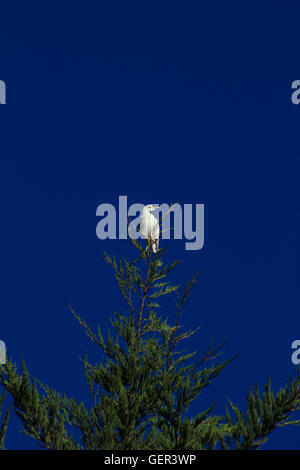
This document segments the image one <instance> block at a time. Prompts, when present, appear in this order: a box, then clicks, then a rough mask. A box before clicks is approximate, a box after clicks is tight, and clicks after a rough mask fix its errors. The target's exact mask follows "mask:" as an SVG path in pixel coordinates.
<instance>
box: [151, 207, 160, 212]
mask: <svg viewBox="0 0 300 470" xmlns="http://www.w3.org/2000/svg"><path fill="white" fill-rule="evenodd" d="M151 209H152V210H153V211H154V210H155V209H159V206H151Z"/></svg>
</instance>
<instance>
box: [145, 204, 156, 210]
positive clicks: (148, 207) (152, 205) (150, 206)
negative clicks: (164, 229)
mask: <svg viewBox="0 0 300 470" xmlns="http://www.w3.org/2000/svg"><path fill="white" fill-rule="evenodd" d="M146 208H147V209H148V211H150V212H152V211H154V210H155V209H158V208H159V206H155V205H154V204H148V205H147V206H146Z"/></svg>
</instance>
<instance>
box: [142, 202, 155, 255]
mask: <svg viewBox="0 0 300 470" xmlns="http://www.w3.org/2000/svg"><path fill="white" fill-rule="evenodd" d="M155 209H158V206H154V205H153V204H148V205H147V206H144V208H143V210H142V215H141V219H140V233H141V234H142V235H143V237H144V238H145V239H146V240H148V242H150V243H151V246H152V250H153V253H156V252H157V250H158V239H159V222H158V220H157V218H156V217H154V215H153V214H151V212H152V211H154V210H155Z"/></svg>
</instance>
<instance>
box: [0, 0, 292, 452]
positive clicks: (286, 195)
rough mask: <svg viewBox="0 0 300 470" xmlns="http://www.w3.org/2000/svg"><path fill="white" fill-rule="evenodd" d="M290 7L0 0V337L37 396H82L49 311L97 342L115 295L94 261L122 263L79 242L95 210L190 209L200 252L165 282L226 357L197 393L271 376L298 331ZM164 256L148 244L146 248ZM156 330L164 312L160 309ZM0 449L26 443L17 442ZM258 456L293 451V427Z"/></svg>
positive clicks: (80, 346) (279, 375)
mask: <svg viewBox="0 0 300 470" xmlns="http://www.w3.org/2000/svg"><path fill="white" fill-rule="evenodd" d="M299 14H300V7H299V3H298V5H297V3H296V2H295V3H292V2H290V3H284V5H283V4H281V5H279V2H278V3H274V2H251V5H249V4H248V5H247V6H245V4H244V3H242V2H237V1H236V2H230V1H227V2H222V1H217V2H212V3H209V2H205V3H204V2H199V1H191V2H182V1H176V0H172V1H169V2H167V1H160V2H137V1H130V2H126V1H102V2H98V1H85V2H79V1H76V0H72V1H64V2H61V1H57V0H56V1H55V0H52V1H51V2H30V1H29V2H2V3H1V7H0V16H1V30H0V44H1V51H0V79H1V80H4V81H5V82H6V85H7V105H5V106H1V107H0V126H1V127H0V132H1V141H0V210H1V232H0V241H1V243H0V253H1V254H0V256H1V263H0V283H1V291H0V292H1V293H0V311H1V324H0V339H2V340H4V341H5V342H6V344H7V346H8V352H9V356H12V357H13V358H14V359H15V360H17V361H18V363H19V359H20V357H21V355H23V357H24V359H25V361H26V363H27V365H28V367H29V369H30V371H31V373H32V374H33V375H35V376H37V377H38V378H39V379H40V380H41V381H42V382H44V383H47V384H49V385H50V386H52V387H54V388H57V389H58V390H60V391H63V392H66V394H67V395H69V396H74V397H76V398H78V399H84V398H86V396H87V386H86V385H85V382H84V378H83V374H82V367H81V363H80V362H79V359H78V357H79V356H82V355H83V354H84V352H85V350H87V351H88V352H89V355H90V357H91V360H97V358H98V356H97V353H98V351H97V350H96V349H95V347H93V346H92V345H90V342H89V341H88V339H87V338H86V337H85V335H84V333H83V332H82V330H81V328H80V326H79V325H78V324H76V322H75V321H74V319H73V318H72V316H71V314H70V312H69V310H68V307H67V303H68V301H70V302H71V304H72V305H73V307H74V309H75V310H76V311H77V312H79V313H80V314H81V315H82V317H83V318H84V319H85V320H86V321H87V322H88V323H89V324H90V325H91V326H92V327H95V326H96V325H97V324H98V323H100V324H101V325H102V326H103V330H104V331H105V330H106V328H107V326H108V318H109V315H110V314H111V312H112V311H115V310H119V311H121V310H122V307H123V306H124V305H123V303H122V301H121V296H120V295H119V294H118V291H117V288H116V286H115V285H114V281H113V277H112V276H111V273H110V271H109V270H108V268H107V267H106V265H105V264H104V262H103V260H102V259H101V254H102V252H103V251H104V250H106V251H108V252H115V253H116V254H117V255H118V256H121V255H123V254H126V255H132V251H131V250H129V248H128V246H127V245H128V244H127V243H126V241H100V240H98V239H97V238H96V233H95V229H96V223H97V218H96V215H95V213H96V208H97V206H98V205H99V204H101V203H103V202H110V203H113V204H116V203H117V201H118V196H119V195H127V196H128V202H129V204H132V203H135V202H140V203H149V202H155V203H162V202H171V201H176V200H182V201H183V202H185V203H193V204H196V203H204V204H205V246H204V248H203V249H202V250H200V251H198V252H192V251H190V252H187V251H185V250H184V244H183V242H181V241H176V242H172V243H170V244H169V245H170V250H169V252H168V253H167V254H166V259H167V260H172V259H173V258H180V259H182V265H181V266H180V267H179V268H178V270H177V272H176V273H174V276H173V278H174V280H178V281H179V282H183V281H185V280H188V279H189V278H190V277H191V276H192V275H193V273H195V272H196V271H199V270H201V269H203V272H202V274H201V276H200V282H199V283H198V284H197V287H196V288H195V290H194V293H193V297H192V299H191V301H190V303H189V306H188V308H187V309H186V312H185V317H184V326H185V327H186V328H190V327H194V326H197V325H198V324H201V325H202V329H201V332H200V333H199V335H198V337H197V338H194V339H193V340H191V342H190V346H191V347H192V348H193V347H198V346H199V344H200V345H201V347H202V346H203V348H205V346H206V345H207V343H208V341H209V339H210V337H211V336H212V335H213V336H214V337H215V339H216V342H222V341H223V340H228V344H227V346H226V351H227V352H226V354H227V356H231V355H233V354H235V353H238V352H240V353H243V354H242V355H241V356H240V357H239V358H238V359H237V360H236V361H235V362H234V363H233V364H232V365H231V366H229V367H228V368H227V370H226V371H224V372H223V374H222V376H220V377H219V378H218V379H217V380H216V381H215V383H214V385H213V386H212V387H210V388H209V389H207V391H206V392H205V393H204V395H203V400H202V402H201V401H200V402H199V408H197V410H196V411H199V410H200V408H202V407H205V406H206V405H207V404H210V403H212V402H214V401H217V408H216V409H217V411H218V412H222V411H223V408H224V405H225V403H226V396H227V397H229V398H230V399H231V400H232V401H234V402H235V403H237V404H239V405H240V406H243V405H244V403H245V398H246V394H247V393H248V390H249V387H250V385H252V384H255V383H256V382H258V383H259V384H260V385H261V386H263V384H264V381H265V379H266V378H267V376H268V375H271V377H272V379H273V384H274V387H275V388H276V389H278V387H279V386H280V385H281V384H283V383H284V382H285V381H286V379H287V376H288V374H289V373H291V374H293V375H295V374H296V367H295V366H294V365H292V363H291V352H292V351H291V348H290V345H291V343H292V341H293V340H295V339H299V338H300V325H299V262H300V257H299V245H298V241H299V230H300V222H299V216H300V190H299V170H300V164H299V159H300V151H299V129H300V127H299V126H300V105H299V107H298V106H295V105H293V104H292V102H291V99H290V96H291V82H292V81H293V80H296V79H300V70H299V67H300V62H299V47H298V46H299V40H300V30H299ZM163 245H164V244H163ZM165 313H167V314H168V315H169V317H172V311H171V309H170V311H168V312H165ZM18 429H19V422H18V420H17V419H16V418H15V417H13V419H12V421H11V425H10V428H9V433H8V439H7V447H8V448H9V449H16V448H22V449H32V448H36V444H35V443H34V442H33V441H32V440H30V439H29V438H27V437H23V436H20V435H19V434H18ZM265 448H269V449H290V448H294V449H299V448H300V431H299V428H289V429H281V430H278V431H277V432H276V433H274V435H273V436H272V438H271V439H270V440H269V442H268V444H267V446H266V447H265Z"/></svg>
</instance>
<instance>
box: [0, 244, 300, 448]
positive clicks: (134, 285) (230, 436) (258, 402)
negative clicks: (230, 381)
mask: <svg viewBox="0 0 300 470" xmlns="http://www.w3.org/2000/svg"><path fill="white" fill-rule="evenodd" d="M131 242H132V244H133V246H134V247H135V248H136V249H137V250H138V253H139V257H138V258H137V259H135V260H133V261H131V262H129V261H127V260H125V259H121V260H120V261H117V259H116V258H115V257H111V256H109V255H108V254H106V253H105V254H104V260H105V262H106V263H107V264H108V266H110V267H111V269H112V271H113V274H114V277H115V280H116V282H117V284H118V286H119V288H120V291H121V294H122V296H123V298H124V300H125V302H126V304H127V310H125V311H124V312H123V313H115V314H114V315H113V317H112V318H111V325H112V330H113V333H111V332H110V331H108V332H107V334H106V335H105V336H104V335H103V332H102V330H101V328H100V327H98V330H97V332H93V331H92V330H91V329H90V327H89V326H88V325H87V324H86V322H85V321H84V320H83V319H82V318H81V317H80V316H79V315H78V314H77V313H76V312H75V311H74V310H73V309H72V308H71V307H70V309H71V311H72V313H73V315H74V317H75V318H76V320H77V321H78V322H79V324H80V325H81V326H82V328H83V329H84V331H85V333H86V335H87V336H88V337H89V339H90V340H91V341H92V342H93V343H94V344H95V345H96V346H97V347H98V348H99V362H98V363H96V364H92V363H90V361H89V359H88V356H87V355H86V356H85V357H84V359H83V360H82V362H83V367H84V373H85V378H86V381H87V384H88V387H89V391H90V395H91V404H90V405H89V407H87V405H86V404H84V403H82V402H81V403H79V402H78V401H77V400H76V399H74V398H72V399H70V398H68V397H66V396H65V395H62V394H60V393H58V392H56V391H55V390H52V389H50V388H49V387H48V386H45V385H43V384H41V383H40V382H37V381H36V380H35V379H33V380H32V379H31V378H30V375H29V372H28V370H27V367H26V365H25V363H24V361H22V371H21V373H18V371H17V367H16V364H15V363H13V362H12V360H10V361H8V362H7V363H6V365H5V366H3V367H1V369H0V383H1V384H2V385H3V386H4V387H5V389H6V390H7V391H8V392H9V393H10V395H11V396H12V397H13V401H14V409H15V412H16V414H17V416H18V417H19V418H20V420H21V423H22V429H23V432H24V433H25V434H27V435H29V436H31V437H32V438H33V439H35V440H36V441H37V442H38V443H39V444H40V445H41V446H42V447H43V448H46V449H68V450H71V449H89V450H94V449H103V450H122V449H150V450H184V449H186V450H197V449H199V450H202V449H216V448H222V449H260V447H261V446H262V445H263V443H264V442H265V441H266V439H267V438H268V436H269V435H270V433H271V432H273V431H274V430H275V429H276V428H278V427H280V426H286V425H290V424H299V422H298V420H293V419H292V420H288V417H289V416H290V415H291V413H293V412H294V411H296V410H297V409H299V404H300V384H299V377H297V378H296V379H295V380H291V379H290V380H289V382H288V384H287V385H286V386H284V387H282V388H281V389H280V390H279V392H278V393H277V394H274V392H273V391H272V389H271V382H270V380H268V382H267V384H266V387H265V390H264V392H263V394H262V395H261V394H260V392H259V390H258V388H256V389H255V391H254V392H253V391H252V390H250V393H249V395H248V399H247V408H246V411H245V414H243V413H242V412H241V411H240V409H239V408H238V407H237V406H235V405H233V404H232V403H231V402H230V409H231V412H230V411H229V410H228V409H226V410H225V413H224V416H219V415H215V414H214V413H213V409H214V405H212V406H210V407H209V408H208V409H204V410H203V409H202V410H201V408H200V400H199V398H200V396H201V393H202V391H203V390H204V389H205V388H206V387H208V386H209V385H210V384H211V382H212V381H213V380H214V379H215V378H216V377H217V376H218V375H219V374H220V373H221V372H222V371H223V370H224V369H225V368H226V366H227V365H228V364H229V363H230V362H231V361H232V360H233V358H230V359H225V360H221V355H222V354H223V345H218V346H214V344H213V343H211V344H210V345H209V346H208V348H207V350H206V351H205V352H204V353H202V354H200V353H199V351H189V350H187V349H185V348H183V344H184V342H185V341H186V340H188V338H190V337H191V336H192V335H194V334H196V333H197V331H198V328H197V329H196V330H194V331H183V330H182V326H181V324H180V323H181V319H182V314H183V310H184V308H185V305H186V303H187V301H188V299H189V296H190V293H191V289H192V287H193V285H194V284H195V283H196V282H197V278H198V276H195V277H194V278H193V279H192V280H191V281H190V282H189V283H188V284H187V285H186V287H184V288H183V289H181V290H180V286H179V285H173V284H172V283H171V282H169V281H168V275H169V273H170V272H171V271H173V270H174V269H175V268H176V266H177V264H178V261H175V262H173V263H170V264H164V263H163V261H162V256H163V254H164V251H165V250H159V251H158V252H157V253H156V254H154V253H153V252H152V251H151V244H150V245H149V246H148V249H147V250H146V251H144V250H143V247H142V246H141V245H140V243H139V242H138V241H137V240H131ZM180 291H181V293H180ZM172 295H174V296H175V303H174V307H175V309H176V310H175V312H176V313H175V315H174V322H173V323H171V322H169V321H168V319H167V318H163V316H162V315H159V314H158V311H159V308H160V302H161V301H162V298H163V297H165V296H168V297H169V296H172ZM168 305H171V304H170V303H169V304H168ZM168 308H170V306H169V307H168ZM1 400H2V401H3V398H1ZM1 400H0V405H1V404H2V402H1ZM192 404H193V409H195V406H196V404H197V406H198V407H199V412H198V414H197V415H196V416H194V417H190V410H191V405H192ZM7 420H8V414H6V416H5V419H4V421H3V424H2V426H1V429H0V446H1V445H2V447H3V446H4V444H3V439H4V434H5V431H6V425H7ZM74 433H75V435H76V438H75V437H74ZM78 436H79V437H78Z"/></svg>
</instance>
